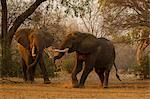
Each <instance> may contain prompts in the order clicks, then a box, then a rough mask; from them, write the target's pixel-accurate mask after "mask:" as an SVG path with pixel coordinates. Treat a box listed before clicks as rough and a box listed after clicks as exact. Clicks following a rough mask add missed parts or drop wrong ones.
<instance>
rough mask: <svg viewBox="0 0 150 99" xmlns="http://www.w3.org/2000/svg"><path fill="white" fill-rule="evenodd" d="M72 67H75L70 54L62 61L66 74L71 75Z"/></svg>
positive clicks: (73, 57) (73, 58) (72, 56)
mask: <svg viewBox="0 0 150 99" xmlns="http://www.w3.org/2000/svg"><path fill="white" fill-rule="evenodd" d="M74 65H75V56H74V55H72V54H71V55H69V56H68V57H67V58H66V59H65V60H64V62H63V66H64V69H65V70H66V71H67V72H68V73H71V72H72V70H73V67H74Z"/></svg>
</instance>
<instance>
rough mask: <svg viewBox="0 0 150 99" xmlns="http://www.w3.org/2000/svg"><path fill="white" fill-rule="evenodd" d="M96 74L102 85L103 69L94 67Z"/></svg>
mask: <svg viewBox="0 0 150 99" xmlns="http://www.w3.org/2000/svg"><path fill="white" fill-rule="evenodd" d="M95 72H96V74H97V75H98V76H99V79H100V81H101V84H102V86H103V83H104V70H103V69H95Z"/></svg>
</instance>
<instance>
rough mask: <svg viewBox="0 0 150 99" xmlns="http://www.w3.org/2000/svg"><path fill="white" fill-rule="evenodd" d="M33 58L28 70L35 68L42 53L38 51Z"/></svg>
mask: <svg viewBox="0 0 150 99" xmlns="http://www.w3.org/2000/svg"><path fill="white" fill-rule="evenodd" d="M35 56H36V57H35V60H34V62H33V63H31V64H29V68H31V67H33V66H35V65H36V64H37V63H38V62H39V60H40V58H41V57H42V51H38V52H37V55H35Z"/></svg>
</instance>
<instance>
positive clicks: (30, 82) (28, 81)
mask: <svg viewBox="0 0 150 99" xmlns="http://www.w3.org/2000/svg"><path fill="white" fill-rule="evenodd" d="M25 83H27V84H33V83H34V81H30V80H27V81H25Z"/></svg>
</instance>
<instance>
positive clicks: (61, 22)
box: [0, 0, 150, 79]
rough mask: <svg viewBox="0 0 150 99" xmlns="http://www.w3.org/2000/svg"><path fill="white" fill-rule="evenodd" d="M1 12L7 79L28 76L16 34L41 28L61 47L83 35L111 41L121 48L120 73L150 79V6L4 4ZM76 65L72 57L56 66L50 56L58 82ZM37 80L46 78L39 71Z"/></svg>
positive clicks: (109, 0) (102, 1)
mask: <svg viewBox="0 0 150 99" xmlns="http://www.w3.org/2000/svg"><path fill="white" fill-rule="evenodd" d="M35 5H36V6H35ZM33 6H34V7H33ZM0 10H1V13H0V17H1V20H0V23H2V24H1V25H0V27H1V33H0V37H1V47H0V52H1V54H0V73H1V76H2V77H7V76H17V77H20V76H21V73H22V67H21V66H20V57H19V53H18V50H17V42H16V41H15V40H14V33H15V32H16V30H17V29H18V28H24V27H30V28H34V27H38V28H41V29H48V30H49V31H50V33H51V34H53V35H54V37H55V44H54V45H55V47H59V45H60V44H61V42H62V41H63V39H64V37H65V35H66V34H67V33H70V32H72V31H77V30H78V31H81V32H88V33H92V34H93V35H95V36H97V37H106V38H108V39H110V40H112V41H113V42H114V44H115V46H116V53H117V55H116V57H117V59H116V62H117V65H118V68H119V70H120V73H134V74H135V75H137V76H139V75H140V78H142V79H147V78H150V72H149V66H150V47H149V44H150V1H149V0H28V1H26V0H13V1H12V0H1V7H0ZM74 59H75V55H74V54H71V55H66V56H65V57H64V58H63V59H61V60H60V61H58V62H57V63H56V66H55V65H54V64H53V63H52V61H49V60H48V58H46V56H45V62H46V65H47V68H48V71H49V73H50V74H49V75H51V76H54V75H55V74H56V71H58V70H59V71H60V70H67V71H68V72H69V73H70V72H71V71H72V68H73V66H74V65H75V62H74ZM37 67H39V66H37ZM37 74H38V76H40V70H39V69H37Z"/></svg>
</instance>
